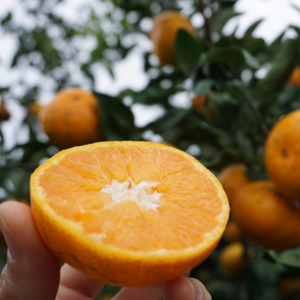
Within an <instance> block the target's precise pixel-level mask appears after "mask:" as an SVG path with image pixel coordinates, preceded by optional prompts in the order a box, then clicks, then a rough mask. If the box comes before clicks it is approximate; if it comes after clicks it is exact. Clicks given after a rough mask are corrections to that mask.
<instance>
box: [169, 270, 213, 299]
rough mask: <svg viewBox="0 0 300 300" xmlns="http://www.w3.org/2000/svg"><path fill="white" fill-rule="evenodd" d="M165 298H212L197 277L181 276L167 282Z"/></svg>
mask: <svg viewBox="0 0 300 300" xmlns="http://www.w3.org/2000/svg"><path fill="white" fill-rule="evenodd" d="M164 293H165V300H211V296H210V294H209V293H208V291H207V290H206V288H205V287H204V285H203V284H202V283H201V282H200V281H199V280H197V279H195V278H188V277H185V276H181V277H179V278H177V279H174V280H172V281H169V282H167V284H166V285H165V288H164Z"/></svg>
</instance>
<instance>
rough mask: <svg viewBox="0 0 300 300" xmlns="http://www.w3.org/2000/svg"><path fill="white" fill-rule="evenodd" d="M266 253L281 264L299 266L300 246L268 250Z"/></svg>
mask: <svg viewBox="0 0 300 300" xmlns="http://www.w3.org/2000/svg"><path fill="white" fill-rule="evenodd" d="M268 254H269V255H270V256H271V257H272V258H273V259H274V260H275V261H277V262H279V263H281V264H284V265H287V266H291V267H297V268H300V246H298V247H296V248H292V249H288V250H285V251H281V252H277V251H275V250H268Z"/></svg>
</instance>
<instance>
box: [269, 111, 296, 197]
mask: <svg viewBox="0 0 300 300" xmlns="http://www.w3.org/2000/svg"><path fill="white" fill-rule="evenodd" d="M299 158H300V109H298V110H295V111H293V112H291V113H289V114H288V115H286V116H285V117H283V118H282V119H281V120H280V121H279V122H277V124H276V125H275V126H274V127H273V129H272V130H271V132H270V134H269V136H268V138H267V141H266V144H265V156H264V161H265V166H266V169H267V172H268V174H269V176H270V178H271V180H272V181H273V182H274V184H275V185H276V188H277V190H278V191H279V192H280V193H281V194H282V195H284V196H285V197H288V198H290V199H293V200H298V201H300V159H299Z"/></svg>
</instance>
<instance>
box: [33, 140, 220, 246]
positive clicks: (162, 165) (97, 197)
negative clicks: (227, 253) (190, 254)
mask: <svg viewBox="0 0 300 300" xmlns="http://www.w3.org/2000/svg"><path fill="white" fill-rule="evenodd" d="M205 172H207V170H205ZM128 178H131V179H132V180H133V182H134V183H135V184H138V183H140V182H141V181H154V182H157V183H158V185H157V186H156V187H154V188H153V189H154V191H157V192H158V193H162V194H163V195H162V196H161V198H160V201H161V203H162V205H161V206H160V207H158V208H157V210H156V211H155V210H152V209H150V210H147V211H146V210H141V209H140V208H139V206H138V205H137V204H136V203H133V202H123V203H120V204H117V205H114V206H109V204H111V203H112V198H111V196H110V195H108V194H104V193H101V192H100V191H101V189H102V188H104V187H105V186H107V185H109V184H111V182H112V180H113V179H115V180H117V181H119V182H124V181H125V180H127V179H128ZM39 185H40V187H42V189H43V190H44V193H45V196H46V199H47V201H48V203H49V205H50V207H51V208H52V209H53V210H54V212H55V213H56V214H57V215H59V216H61V217H63V218H65V219H67V220H70V221H74V222H78V223H80V224H81V226H82V227H83V229H84V232H85V233H87V234H99V236H101V235H103V236H102V237H101V240H102V242H103V244H109V245H113V246H115V247H117V248H122V249H129V250H136V251H153V250H159V249H166V250H179V249H185V248H189V247H194V246H196V245H198V244H200V243H201V242H202V241H203V240H204V238H205V237H204V235H205V234H206V233H210V232H211V231H212V230H213V229H214V228H215V227H216V226H218V220H217V218H216V217H217V216H218V215H219V214H220V213H221V212H222V199H221V198H220V196H219V194H218V187H217V186H216V185H215V183H214V182H213V181H212V179H211V178H209V176H208V175H207V174H205V173H204V170H203V171H201V170H200V169H199V168H198V167H197V165H196V164H195V163H194V162H193V161H190V160H188V159H187V158H185V157H183V156H181V155H180V154H178V153H176V152H173V151H172V150H171V149H168V148H158V147H153V146H147V147H140V148H139V147H127V146H126V145H120V144H119V145H118V146H106V147H102V148H94V149H92V150H90V151H88V152H87V151H81V150H78V151H76V152H71V153H69V154H68V155H67V156H65V157H64V158H62V159H61V160H60V161H59V164H54V165H52V166H51V167H49V168H48V169H47V170H46V171H45V172H44V173H43V174H42V175H41V176H40V178H39ZM146 192H148V193H149V194H152V192H153V190H152V191H151V192H150V191H146ZM96 238H97V237H95V239H96Z"/></svg>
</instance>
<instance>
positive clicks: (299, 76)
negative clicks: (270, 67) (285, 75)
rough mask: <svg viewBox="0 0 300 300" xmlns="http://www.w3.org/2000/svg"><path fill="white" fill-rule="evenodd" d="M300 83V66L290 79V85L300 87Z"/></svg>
mask: <svg viewBox="0 0 300 300" xmlns="http://www.w3.org/2000/svg"><path fill="white" fill-rule="evenodd" d="M299 83H300V66H297V67H296V68H295V69H294V70H293V73H292V75H291V76H290V78H289V85H292V86H293V85H298V84H299Z"/></svg>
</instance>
